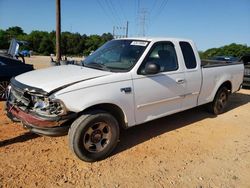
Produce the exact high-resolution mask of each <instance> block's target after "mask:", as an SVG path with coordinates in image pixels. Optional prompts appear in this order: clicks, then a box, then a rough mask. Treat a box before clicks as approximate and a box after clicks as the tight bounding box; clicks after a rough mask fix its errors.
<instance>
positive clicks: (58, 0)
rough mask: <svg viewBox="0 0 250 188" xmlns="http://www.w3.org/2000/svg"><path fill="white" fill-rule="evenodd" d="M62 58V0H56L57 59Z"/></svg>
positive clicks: (58, 60)
mask: <svg viewBox="0 0 250 188" xmlns="http://www.w3.org/2000/svg"><path fill="white" fill-rule="evenodd" d="M60 60H61V0H56V61H57V62H58V63H59V62H60Z"/></svg>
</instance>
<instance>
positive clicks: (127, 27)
mask: <svg viewBox="0 0 250 188" xmlns="http://www.w3.org/2000/svg"><path fill="white" fill-rule="evenodd" d="M126 38H128V21H127V24H126Z"/></svg>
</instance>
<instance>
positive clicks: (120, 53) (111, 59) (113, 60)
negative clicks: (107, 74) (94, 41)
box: [83, 40, 149, 72]
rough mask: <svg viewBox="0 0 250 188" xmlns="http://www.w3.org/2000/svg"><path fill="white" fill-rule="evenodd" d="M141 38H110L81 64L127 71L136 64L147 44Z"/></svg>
mask: <svg viewBox="0 0 250 188" xmlns="http://www.w3.org/2000/svg"><path fill="white" fill-rule="evenodd" d="M148 43H149V42H148V41H142V40H112V41H109V42H107V43H105V44H104V45H103V46H102V47H100V48H99V49H97V50H96V51H95V52H94V53H93V54H91V55H90V56H88V57H87V58H86V59H85V60H84V61H83V66H86V67H90V68H95V69H101V70H105V71H112V72H127V71H129V70H130V69H131V68H133V66H134V65H135V64H136V62H137V61H138V59H139V58H140V57H141V55H142V53H143V52H144V50H145V49H146V47H147V45H148Z"/></svg>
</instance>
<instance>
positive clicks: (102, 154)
mask: <svg viewBox="0 0 250 188" xmlns="http://www.w3.org/2000/svg"><path fill="white" fill-rule="evenodd" d="M119 134H120V130H119V125H118V122H117V120H116V119H115V118H114V117H113V116H112V115H111V114H109V113H107V112H104V111H92V112H88V113H86V114H84V115H82V116H80V117H79V118H77V119H76V120H75V121H74V122H73V123H72V125H71V127H70V130H69V133H68V137H69V146H70V149H71V150H72V151H73V153H74V154H75V155H76V156H77V157H78V158H79V159H81V160H83V161H86V162H94V161H98V160H102V159H104V158H106V157H107V156H108V155H109V154H110V153H111V152H112V151H113V150H114V148H115V147H116V145H117V143H118V140H119Z"/></svg>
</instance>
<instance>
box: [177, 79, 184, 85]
mask: <svg viewBox="0 0 250 188" xmlns="http://www.w3.org/2000/svg"><path fill="white" fill-rule="evenodd" d="M184 82H185V80H184V79H177V80H176V83H177V84H184Z"/></svg>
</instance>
